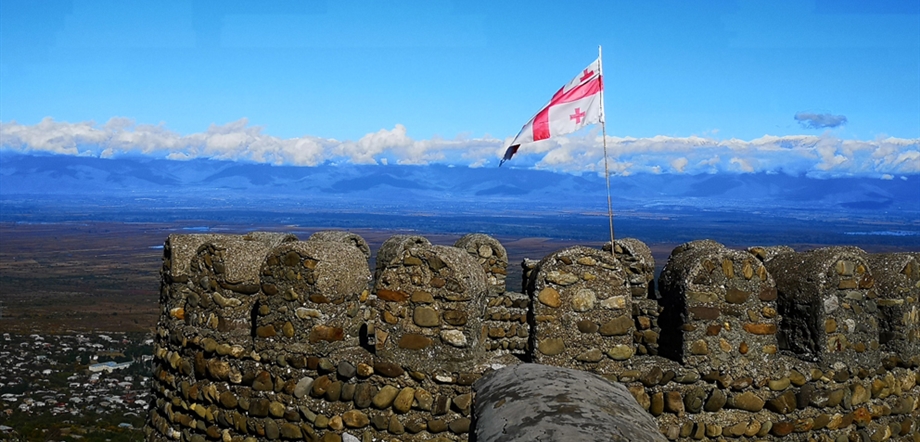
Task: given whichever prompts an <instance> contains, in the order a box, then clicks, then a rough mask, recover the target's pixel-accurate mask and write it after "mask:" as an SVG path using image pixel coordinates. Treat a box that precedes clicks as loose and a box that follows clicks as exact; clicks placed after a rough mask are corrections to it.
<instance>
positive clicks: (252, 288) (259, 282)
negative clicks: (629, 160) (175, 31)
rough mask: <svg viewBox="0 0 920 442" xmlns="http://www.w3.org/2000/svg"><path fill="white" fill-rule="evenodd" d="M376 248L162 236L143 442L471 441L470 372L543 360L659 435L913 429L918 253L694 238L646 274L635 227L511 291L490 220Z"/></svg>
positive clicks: (360, 242) (919, 315)
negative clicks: (449, 237) (601, 381)
mask: <svg viewBox="0 0 920 442" xmlns="http://www.w3.org/2000/svg"><path fill="white" fill-rule="evenodd" d="M370 257H371V251H370V248H369V247H368V245H367V242H366V241H364V239H363V238H361V237H360V236H358V235H355V234H353V233H348V232H341V231H327V232H317V233H316V234H314V235H312V236H311V237H310V238H309V239H308V240H306V241H300V240H298V239H297V238H296V237H294V236H293V235H285V234H271V233H261V232H254V233H250V234H247V235H213V234H206V235H171V236H170V237H169V238H168V239H167V241H166V243H165V245H164V256H163V270H162V283H161V294H160V305H161V308H162V313H161V317H160V321H159V323H158V328H157V338H156V354H155V358H156V359H155V362H156V368H155V373H154V385H153V390H154V392H155V394H156V397H157V399H156V401H155V402H154V403H153V404H152V406H151V409H150V413H149V419H148V425H147V427H146V432H147V439H148V440H150V441H167V440H181V441H210V440H215V441H216V440H222V441H247V442H248V441H271V440H311V441H355V440H361V441H374V440H386V441H429V440H434V441H438V440H440V441H459V440H469V439H470V437H471V436H470V435H471V434H472V433H473V430H474V429H475V425H476V423H475V422H474V418H475V415H478V416H483V413H487V412H488V410H483V409H477V408H476V407H477V403H476V392H475V391H474V390H473V384H474V383H475V382H476V381H477V380H478V379H480V378H481V377H483V376H484V375H486V374H489V373H491V372H493V371H495V370H497V369H499V368H501V367H506V366H514V365H517V364H520V363H521V362H536V363H539V364H544V365H551V366H557V367H563V368H566V369H575V370H581V371H587V372H592V373H595V374H597V375H600V376H602V377H603V378H605V379H607V380H609V381H612V382H615V383H619V384H622V385H623V386H624V387H625V388H626V389H627V390H628V391H629V393H630V394H631V395H632V396H633V398H634V399H635V400H636V402H637V403H638V405H639V407H640V408H641V409H643V410H645V411H646V412H648V414H649V415H650V416H652V417H653V418H654V420H655V421H656V422H657V426H658V430H659V431H660V432H661V434H662V436H663V437H665V438H667V439H669V440H701V439H720V440H721V439H724V440H739V441H740V440H791V441H799V440H801V441H806V440H807V441H812V440H814V441H848V440H872V441H882V440H914V441H920V429H918V427H920V410H918V406H920V385H918V383H920V374H918V367H920V324H918V322H920V300H918V298H920V266H918V262H920V254H916V253H914V254H910V253H901V254H868V253H865V252H864V251H862V250H860V249H857V248H852V247H832V248H824V249H816V250H812V251H807V252H796V251H794V250H792V249H791V248H788V247H783V246H780V247H751V248H749V249H748V250H734V249H730V248H727V247H725V246H724V245H722V244H719V243H717V242H714V241H711V240H702V241H693V242H690V243H687V244H683V245H681V246H679V247H677V248H675V249H674V251H673V252H672V253H671V256H670V258H669V260H668V262H667V264H666V265H665V267H664V270H663V271H662V274H661V277H660V278H659V280H658V284H657V286H656V283H655V279H654V269H655V263H654V259H653V258H652V255H651V251H650V250H649V248H648V247H647V246H646V245H645V244H644V243H642V242H641V241H639V240H636V239H632V238H627V239H620V240H617V241H616V242H615V243H613V244H610V243H608V244H606V245H605V246H604V247H603V248H601V249H593V248H588V247H570V248H566V249H563V250H560V251H557V252H554V253H552V254H550V255H548V256H546V257H544V258H543V259H541V260H539V261H536V260H525V261H524V262H523V263H522V266H523V272H524V277H523V287H522V288H521V291H520V292H516V291H511V290H508V288H507V287H506V286H505V276H506V275H507V270H508V256H507V252H506V251H505V249H504V247H503V246H502V245H501V244H500V243H499V242H498V241H497V240H495V239H494V238H492V237H490V236H488V235H483V234H471V235H467V236H464V237H463V238H461V239H460V240H458V241H457V242H456V243H455V244H454V245H453V246H450V247H448V246H441V245H433V244H431V243H430V241H428V240H427V239H426V238H424V237H421V236H414V235H397V236H394V237H392V238H390V239H389V240H387V241H386V242H384V244H383V245H382V246H381V248H380V249H379V250H378V252H377V255H376V265H375V268H374V269H373V272H372V269H370V268H369V266H368V259H369V258H370ZM528 367H532V366H528ZM528 370H532V369H528ZM522 373H523V372H522ZM524 377H526V376H524ZM563 383H564V382H563ZM556 384H560V382H556ZM508 388H509V391H508V392H507V394H508V395H510V396H509V397H511V396H513V397H514V398H515V399H516V400H521V399H522V400H523V402H520V403H522V404H524V403H526V398H519V397H518V396H517V395H519V392H518V391H515V390H514V389H513V388H511V387H508ZM563 388H564V387H563ZM573 388H574V387H573ZM489 394H490V397H491V398H492V399H495V400H493V402H494V404H493V405H491V406H493V407H494V406H501V403H503V401H500V400H498V399H496V398H499V397H500V396H501V395H502V393H501V392H500V391H494V390H491V391H490V392H489ZM566 400H569V399H566ZM574 400H578V398H574ZM490 403H491V402H490ZM553 407H555V405H554V406H553ZM551 408H552V407H551ZM535 409H542V408H540V407H535ZM572 409H573V410H575V409H580V408H579V407H577V406H575V407H574V408H572ZM474 411H475V413H474ZM607 413H609V411H607ZM613 415H615V413H614V414H613ZM557 426H558V425H557ZM601 427H603V425H598V426H597V428H601ZM573 434H574V433H573ZM601 439H602V437H601ZM496 440H499V439H496ZM480 442H486V441H480Z"/></svg>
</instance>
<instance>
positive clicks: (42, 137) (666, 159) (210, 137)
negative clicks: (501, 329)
mask: <svg viewBox="0 0 920 442" xmlns="http://www.w3.org/2000/svg"><path fill="white" fill-rule="evenodd" d="M509 141H510V139H505V140H500V139H496V138H492V137H488V136H487V137H482V138H471V137H469V136H468V135H463V136H459V137H457V138H454V139H442V138H432V139H423V140H417V139H414V138H412V137H411V136H410V135H409V131H408V130H407V128H406V127H404V126H403V125H399V124H397V125H396V126H395V127H393V128H392V129H381V130H378V131H376V132H372V133H369V134H367V135H365V136H363V137H361V138H359V139H358V140H357V141H352V140H345V141H340V140H336V139H332V138H322V137H316V136H302V137H297V138H287V139H285V138H278V137H275V136H271V135H268V134H266V133H264V132H263V130H262V128H261V127H258V126H250V125H249V122H248V121H247V120H246V119H245V118H243V119H240V120H237V121H234V122H231V123H227V124H224V125H211V126H210V127H208V128H207V129H206V130H205V131H203V132H198V133H193V134H190V135H181V134H178V133H176V132H173V131H171V130H169V129H167V128H166V127H165V126H163V125H149V124H137V123H136V122H135V121H133V120H131V119H128V118H122V117H115V118H112V119H110V120H109V121H107V122H106V123H104V124H101V125H100V124H96V123H95V122H92V121H87V122H79V123H69V122H58V121H54V120H53V119H51V118H46V119H44V120H42V121H41V122H39V123H38V124H35V125H23V124H19V123H17V122H15V121H11V122H7V123H2V122H0V148H3V149H9V150H14V151H20V152H45V153H55V154H63V155H82V156H99V157H106V158H108V157H117V156H119V155H146V156H151V157H156V158H167V159H172V160H190V159H195V158H213V159H222V160H231V161H252V162H259V163H269V164H277V165H298V166H315V165H318V164H322V163H324V162H327V161H328V162H333V163H343V162H349V163H353V164H383V165H386V164H393V163H396V164H419V165H424V164H430V163H444V164H452V165H463V166H469V167H494V166H497V165H498V160H499V158H501V156H502V154H503V153H504V150H505V145H506V144H507V143H508V142H509ZM607 150H608V158H607V159H608V168H609V169H610V171H611V173H612V174H616V175H629V174H634V173H659V172H667V171H672V172H677V173H688V174H699V173H719V172H729V173H739V172H740V173H756V172H766V173H778V172H784V173H791V174H801V173H804V174H809V175H816V176H838V175H867V176H878V177H882V176H883V175H889V176H899V175H905V174H916V173H920V139H904V138H893V137H888V138H879V139H875V140H870V141H865V140H841V139H838V138H835V137H834V136H833V135H831V134H829V133H825V134H823V135H792V136H773V135H764V136H763V137H760V138H757V139H754V140H749V141H748V140H739V139H736V138H731V139H725V140H721V139H716V138H710V137H701V136H690V137H668V136H655V137H650V138H634V137H615V136H608V137H607ZM723 158H726V159H728V160H725V161H723ZM508 166H510V167H524V168H538V169H546V170H553V171H559V172H568V173H598V174H602V173H603V172H604V150H603V139H602V138H601V136H600V135H599V134H598V133H597V131H593V132H592V131H587V132H583V133H581V134H580V135H579V134H578V133H576V134H573V135H571V136H568V137H559V138H553V139H550V140H544V141H539V142H536V143H532V144H528V145H524V146H522V147H521V149H520V151H519V152H518V154H517V155H516V156H515V157H514V159H513V160H512V161H511V162H510V163H508Z"/></svg>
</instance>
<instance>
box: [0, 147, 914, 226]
mask: <svg viewBox="0 0 920 442" xmlns="http://www.w3.org/2000/svg"><path fill="white" fill-rule="evenodd" d="M610 185H611V194H612V197H613V200H614V201H615V205H619V206H629V207H636V206H639V207H643V206H648V207H654V206H661V205H674V206H689V207H694V208H709V207H742V206H744V207H749V208H755V207H756V208H758V209H760V210H767V209H769V208H771V207H787V208H797V207H798V208H804V209H813V210H827V209H832V210H835V211H836V210H844V211H845V210H856V211H873V210H885V211H893V212H898V213H912V212H920V192H918V191H917V189H920V175H913V176H907V177H904V178H903V179H902V178H895V179H890V180H882V179H878V178H866V177H847V178H829V179H816V178H809V177H805V176H790V175H785V174H781V173H778V174H764V173H758V174H717V175H685V174H658V175H655V174H638V175H631V176H627V177H622V176H614V177H611V183H610ZM605 187H606V184H605V183H604V179H603V178H602V177H599V176H597V175H594V174H592V175H588V174H586V175H581V176H577V175H569V174H563V173H554V172H549V171H542V170H523V169H514V168H512V167H503V168H494V167H492V168H465V167H451V166H444V165H428V166H402V165H386V166H383V165H350V164H349V165H333V164H324V165H321V166H316V167H294V166H273V165H268V164H252V163H239V162H231V161H219V160H202V159H196V160H191V161H172V160H165V159H150V158H126V157H122V158H115V159H102V158H93V157H76V156H64V155H44V156H39V155H24V154H19V153H15V152H9V151H3V152H0V195H3V196H6V197H9V196H12V195H23V196H24V195H46V196H54V195H58V196H66V195H75V194H83V195H87V194H89V195H99V196H106V195H109V196H118V197H123V196H143V195H147V194H149V195H164V194H166V195H168V194H175V195H176V196H182V197H191V196H195V195H198V196H200V197H209V196H212V195H221V196H223V197H233V196H237V197H241V198H252V197H259V196H274V197H279V196H291V197H295V196H296V197H299V198H314V199H317V200H322V199H324V198H331V199H337V200H341V199H342V198H346V199H347V200H349V201H355V202H362V201H377V200H383V201H407V202H420V203H427V202H430V203H437V202H462V201H470V202H479V203H487V202H503V201H504V202H518V203H527V202H534V203H539V204H541V205H552V206H557V207H559V208H571V209H579V208H582V207H585V206H591V207H594V206H597V201H599V200H600V201H603V200H605V195H606V192H605Z"/></svg>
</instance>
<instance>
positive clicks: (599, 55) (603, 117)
mask: <svg viewBox="0 0 920 442" xmlns="http://www.w3.org/2000/svg"><path fill="white" fill-rule="evenodd" d="M597 65H598V71H600V75H601V81H604V61H603V58H602V52H601V46H600V45H598V46H597ZM601 132H602V134H603V137H604V178H606V180H607V219H608V220H609V221H610V254H611V255H613V256H616V252H615V250H616V244H615V243H614V236H613V203H611V201H610V168H609V166H608V165H607V115H606V114H604V88H601Z"/></svg>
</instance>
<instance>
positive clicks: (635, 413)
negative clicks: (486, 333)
mask: <svg viewBox="0 0 920 442" xmlns="http://www.w3.org/2000/svg"><path fill="white" fill-rule="evenodd" d="M473 389H474V390H475V391H476V404H475V407H474V409H473V414H474V415H475V421H476V429H475V432H476V434H475V435H476V439H475V440H476V441H478V442H514V441H521V442H524V441H527V442H530V441H579V442H590V441H598V442H600V441H604V442H609V441H624V442H625V441H664V440H666V439H665V438H664V437H663V436H662V435H661V433H659V431H658V425H657V424H656V422H655V420H654V419H653V418H652V416H651V415H649V414H648V413H646V412H645V410H643V409H642V408H641V407H640V406H639V404H638V403H637V402H636V400H635V399H633V397H632V395H630V394H629V391H628V390H626V388H625V387H623V386H622V385H620V384H613V383H611V382H609V381H607V380H606V379H604V378H602V377H600V376H597V375H595V374H592V373H588V372H584V371H580V370H573V369H568V368H562V367H552V366H548V365H539V364H520V365H515V366H512V367H505V368H503V369H501V370H498V371H495V372H492V373H491V374H489V375H487V376H485V377H483V378H482V379H480V380H479V381H477V382H476V383H475V384H474V385H473Z"/></svg>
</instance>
